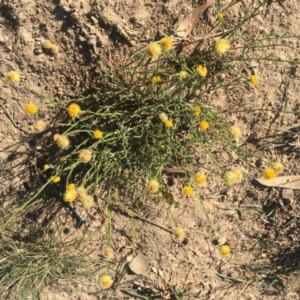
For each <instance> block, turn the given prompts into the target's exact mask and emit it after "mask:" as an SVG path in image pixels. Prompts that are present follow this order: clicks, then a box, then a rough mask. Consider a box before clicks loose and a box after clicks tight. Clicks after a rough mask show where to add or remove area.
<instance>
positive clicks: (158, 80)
mask: <svg viewBox="0 0 300 300" xmlns="http://www.w3.org/2000/svg"><path fill="white" fill-rule="evenodd" d="M161 82H162V79H161V77H160V76H153V77H152V78H151V83H152V84H153V85H155V84H159V83H161Z"/></svg>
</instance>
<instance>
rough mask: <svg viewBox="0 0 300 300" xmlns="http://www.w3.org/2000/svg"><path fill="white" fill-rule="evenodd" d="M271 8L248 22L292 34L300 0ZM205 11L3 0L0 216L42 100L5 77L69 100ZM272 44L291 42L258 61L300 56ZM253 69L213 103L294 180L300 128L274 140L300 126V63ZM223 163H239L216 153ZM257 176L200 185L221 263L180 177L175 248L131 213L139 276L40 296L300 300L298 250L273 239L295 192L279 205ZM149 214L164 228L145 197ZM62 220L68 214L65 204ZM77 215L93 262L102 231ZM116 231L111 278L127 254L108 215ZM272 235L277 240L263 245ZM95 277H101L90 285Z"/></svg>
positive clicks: (158, 208) (124, 227)
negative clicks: (100, 288)
mask: <svg viewBox="0 0 300 300" xmlns="http://www.w3.org/2000/svg"><path fill="white" fill-rule="evenodd" d="M223 2H224V5H225V6H226V4H229V1H228V0H226V1H223ZM243 2H244V3H248V5H249V7H250V9H251V8H252V7H253V6H255V5H257V2H256V1H251V0H244V1H243ZM268 2H269V3H268V5H267V4H266V5H264V6H263V7H262V9H261V10H260V11H259V15H258V16H256V17H255V19H254V20H253V21H251V22H252V27H253V31H257V32H258V33H262V32H265V33H266V34H269V33H271V32H276V33H278V34H284V33H287V34H288V35H297V34H298V33H299V29H300V3H299V1H298V0H286V1H284V0H277V1H268ZM202 4H205V2H204V1H194V0H187V1H179V0H142V1H137V0H105V1H100V0H98V1H97V0H96V1H92V0H77V1H75V0H37V1H31V0H26V1H25V0H2V1H1V4H0V61H1V74H2V75H3V76H2V77H1V78H0V86H1V94H0V104H1V106H0V141H1V145H0V166H1V169H0V178H1V185H0V195H1V198H2V199H1V205H2V207H3V209H5V208H6V207H11V206H12V205H14V206H18V205H19V204H20V203H22V202H23V201H24V199H25V197H26V194H25V190H24V187H23V182H27V181H28V180H29V179H28V178H29V171H28V157H32V149H31V146H29V145H28V144H27V142H26V136H27V133H33V132H34V129H33V122H34V120H33V119H28V118H27V116H26V113H25V110H24V106H25V104H26V103H27V102H29V101H33V102H35V103H40V102H42V101H45V99H43V98H41V97H39V96H38V95H36V94H34V93H31V92H29V91H28V90H27V89H25V88H24V87H21V86H12V85H11V84H9V83H8V82H7V80H6V79H5V74H6V73H7V72H8V71H10V70H17V71H18V72H20V74H21V77H22V81H23V82H24V83H25V84H26V86H28V87H30V88H32V89H33V90H36V91H39V92H40V93H42V94H46V95H49V97H52V98H56V99H66V98H72V97H76V96H78V95H80V94H82V93H85V92H86V91H87V90H88V89H90V88H91V87H94V84H95V82H96V80H95V78H97V76H99V74H100V73H101V70H102V69H103V68H111V67H114V66H116V65H117V64H118V63H120V62H122V61H123V60H124V59H125V58H126V57H128V55H129V54H130V53H134V51H135V49H136V48H139V47H140V44H145V45H146V43H148V42H149V41H151V40H155V39H158V38H160V37H161V36H164V35H168V34H170V33H172V30H173V29H174V25H175V24H176V22H178V21H179V20H180V19H182V17H183V16H184V15H186V14H188V13H189V12H190V11H191V9H192V8H193V7H195V6H197V5H202ZM244 13H245V6H244V5H243V3H242V1H240V2H239V1H237V3H235V4H234V5H232V6H231V7H229V8H228V10H227V11H226V13H225V21H226V22H227V23H231V22H232V24H235V22H237V21H238V19H239V17H240V15H242V14H244ZM215 18H216V10H215V9H214V8H211V9H209V10H207V12H206V13H205V14H204V15H203V16H202V17H201V18H200V19H199V21H198V23H197V24H196V27H195V28H194V30H193V32H192V35H193V36H194V37H198V36H203V35H204V34H205V33H206V32H208V31H209V30H210V29H211V28H212V24H213V22H214V20H215ZM45 38H47V39H50V40H51V41H52V42H54V43H56V44H57V45H58V46H59V53H58V55H57V56H49V55H48V54H47V53H45V52H44V51H43V49H42V47H41V41H42V40H43V39H45ZM276 43H277V44H281V43H285V46H288V47H275V46H274V47H272V48H266V50H265V52H266V55H271V56H272V57H278V58H280V59H282V60H297V59H298V58H299V39H297V38H291V39H288V40H285V41H283V42H282V40H281V39H278V40H277V41H276ZM253 67H254V68H255V71H256V72H257V74H258V75H259V77H260V79H261V80H260V84H259V85H258V86H257V88H253V87H250V86H249V88H247V89H245V88H243V89H240V90H239V89H235V90H232V91H231V92H228V93H227V94H225V95H224V94H223V95H219V97H218V98H217V99H216V97H215V96H214V97H212V99H209V101H211V103H213V104H216V105H218V106H221V107H222V108H224V109H225V110H228V109H229V108H230V109H231V111H230V116H229V117H230V118H231V120H232V121H235V123H237V124H239V126H241V127H242V128H243V132H244V135H243V141H242V142H243V143H245V144H247V145H248V146H249V147H252V148H253V149H254V150H257V151H259V152H258V153H259V156H262V157H266V158H268V159H271V160H280V161H282V162H283V163H284V164H285V166H286V169H285V173H284V174H285V175H297V174H300V163H299V158H300V150H299V149H300V148H299V147H300V145H299V138H300V134H299V128H298V132H295V133H293V134H286V135H280V134H278V133H279V131H280V130H282V129H284V128H286V127H288V126H292V125H295V124H299V123H300V100H299V92H300V91H299V89H300V84H299V81H300V77H299V71H298V68H297V67H296V66H295V67H291V66H290V65H288V64H284V63H282V64H278V63H273V62H267V61H266V62H264V61H260V62H257V63H253ZM286 97H287V98H286ZM286 102H287V109H286V112H285V113H284V112H283V108H284V104H285V103H286ZM42 114H43V115H44V118H45V119H48V120H49V121H50V118H51V115H52V110H51V109H48V110H46V109H44V110H43V111H42ZM297 134H298V135H297ZM24 139H25V142H24ZM297 143H298V144H297ZM29 154H31V156H30V155H29ZM220 155H222V154H220ZM226 159H227V160H228V161H230V160H232V159H235V158H234V157H227V156H226V155H225V154H224V160H226ZM31 162H32V163H33V164H34V161H31ZM255 176H258V174H256V173H253V174H250V173H249V174H248V176H247V177H246V180H245V181H244V183H243V184H241V185H238V186H236V187H233V188H230V189H228V188H224V186H223V184H222V183H221V182H220V180H219V179H217V178H213V177H211V178H210V179H209V180H208V184H207V186H206V187H205V188H204V189H203V190H202V194H203V197H204V205H205V207H206V210H207V212H208V214H209V216H210V218H211V220H212V223H213V225H214V227H215V230H216V232H217V235H218V238H219V239H221V240H222V241H226V242H227V243H228V244H229V245H230V247H231V248H232V254H231V255H230V256H229V257H223V256H221V255H220V253H219V250H218V247H217V245H215V244H214V241H213V236H212V233H211V229H210V227H209V224H208V222H207V219H206V216H205V213H204V211H203V208H202V206H201V204H200V202H199V200H197V199H193V198H191V199H189V200H188V201H187V200H186V199H183V198H182V196H181V195H180V190H181V182H180V178H179V183H178V184H177V185H174V186H172V187H170V190H171V191H172V192H174V194H175V195H176V197H177V200H178V201H180V202H181V205H180V207H179V208H176V209H175V210H174V214H175V216H176V217H177V219H178V221H179V223H180V224H181V226H182V227H184V228H185V229H186V231H187V238H186V239H185V241H184V242H183V243H181V244H178V243H176V242H175V241H174V239H173V237H172V235H171V234H170V233H169V232H168V231H166V230H164V229H163V228H160V227H158V226H155V225H154V224H151V223H149V222H147V221H145V220H142V219H139V218H137V219H136V222H135V230H136V244H137V251H138V252H139V253H142V254H144V255H145V256H146V257H148V258H149V260H150V267H149V268H148V270H147V273H146V274H145V275H144V276H138V275H134V274H127V273H124V274H122V276H120V274H119V280H120V282H119V284H118V286H117V287H116V289H114V290H113V291H109V292H107V293H93V292H94V291H96V288H95V286H93V285H92V284H91V285H90V286H82V285H81V284H80V283H78V284H77V285H76V286H75V287H74V286H72V285H70V286H65V285H58V286H55V287H51V286H49V287H46V289H45V290H44V295H43V299H49V300H50V299H56V300H59V299H130V297H129V296H127V295H125V294H123V293H121V291H120V288H122V289H126V288H127V289H135V290H136V291H144V292H145V291H156V292H158V293H160V294H161V295H162V296H163V297H165V298H164V299H169V293H168V291H167V284H168V285H170V286H174V285H175V284H179V285H180V286H181V287H185V288H189V287H191V286H192V285H193V286H194V289H193V291H192V293H191V294H190V296H189V299H210V300H213V299H225V298H226V299H240V300H242V299H245V300H246V299H249V300H250V299H290V300H292V299H293V300H296V299H300V288H299V286H300V285H299V279H298V278H297V277H298V276H297V274H296V273H295V274H294V275H291V274H288V272H287V270H290V269H291V268H292V267H293V268H294V270H295V272H299V270H300V263H299V262H300V254H299V253H300V251H299V246H298V248H297V247H296V248H293V247H287V246H284V244H281V242H282V243H283V242H284V241H295V242H296V241H299V238H300V231H299V228H300V227H299V225H300V213H299V212H300V204H299V194H297V190H295V191H294V201H292V202H286V201H284V199H283V198H282V193H281V189H279V188H265V187H263V186H259V185H257V184H255V183H254V181H253V180H252V179H253V177H255ZM297 197H298V198H297ZM124 202H126V199H124ZM98 204H99V207H100V208H101V205H102V206H103V200H102V199H99V203H98ZM146 207H147V208H145V209H142V210H140V211H139V212H138V214H140V215H141V216H142V217H143V218H145V219H147V220H151V221H152V222H154V223H156V224H159V225H161V226H163V227H164V228H169V229H170V228H172V226H171V225H172V224H171V222H170V219H169V218H168V212H167V209H166V207H165V204H163V205H162V204H160V200H159V199H155V198H154V199H149V202H148V203H147V205H146ZM102 208H103V207H102ZM102 211H103V209H102ZM61 214H62V215H64V214H65V210H64V209H62V212H61ZM85 218H86V219H87V221H88V224H89V227H88V234H89V235H91V236H92V237H93V238H91V240H90V241H89V242H86V244H85V245H84V247H85V248H87V249H89V250H91V252H92V253H93V255H92V256H93V258H97V257H98V259H101V255H102V254H103V248H104V246H105V234H106V227H105V226H102V224H101V216H100V212H99V209H96V208H95V209H93V210H92V211H90V212H88V213H85ZM62 226H64V228H68V229H69V230H70V231H71V232H73V231H74V230H75V231H76V230H79V231H80V230H83V229H82V228H81V229H74V228H73V227H74V226H73V220H72V218H70V217H68V218H66V220H65V221H64V222H63V224H62ZM113 226H114V228H113V231H114V234H113V244H114V248H115V249H116V258H115V261H114V263H113V264H112V266H111V268H112V274H113V275H114V272H116V270H117V269H118V268H119V267H120V265H122V264H123V263H124V262H126V259H127V256H128V255H129V254H130V245H131V233H130V219H129V218H128V217H127V216H126V214H122V213H120V212H119V213H118V212H116V214H115V216H114V225H113ZM271 240H272V241H273V243H268V242H267V241H271ZM246 264H252V266H254V265H259V264H264V265H271V268H270V269H267V270H260V271H257V272H255V271H254V270H249V269H248V268H245V267H242V266H241V265H246ZM153 267H154V268H156V269H157V270H160V271H162V274H163V278H164V280H163V279H162V278H161V277H160V276H159V275H157V274H155V272H153V271H152V269H151V268H153ZM118 270H119V269H118ZM102 271H103V270H98V273H97V274H95V278H96V279H97V276H99V274H101V272H102ZM218 274H223V275H224V276H225V277H223V278H222V277H221V276H218ZM166 283H167V284H166ZM82 290H84V292H83V291H82Z"/></svg>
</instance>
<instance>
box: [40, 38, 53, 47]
mask: <svg viewBox="0 0 300 300" xmlns="http://www.w3.org/2000/svg"><path fill="white" fill-rule="evenodd" d="M42 47H43V48H44V49H45V50H49V49H50V48H51V47H52V42H51V41H50V40H47V39H45V40H43V41H42Z"/></svg>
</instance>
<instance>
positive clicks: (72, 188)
mask: <svg viewBox="0 0 300 300" xmlns="http://www.w3.org/2000/svg"><path fill="white" fill-rule="evenodd" d="M75 190H76V186H75V184H74V183H69V184H68V185H67V191H75Z"/></svg>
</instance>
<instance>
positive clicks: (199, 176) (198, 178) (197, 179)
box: [194, 173, 206, 184]
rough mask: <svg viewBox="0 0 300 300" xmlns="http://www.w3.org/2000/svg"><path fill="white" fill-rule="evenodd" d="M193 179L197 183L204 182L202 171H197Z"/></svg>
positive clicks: (204, 176) (204, 177)
mask: <svg viewBox="0 0 300 300" xmlns="http://www.w3.org/2000/svg"><path fill="white" fill-rule="evenodd" d="M194 181H195V182H196V183H198V184H204V183H205V182H206V175H205V174H203V173H197V174H196V175H195V177H194Z"/></svg>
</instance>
